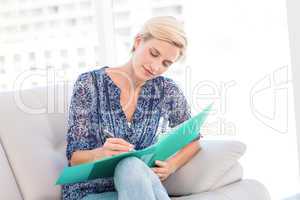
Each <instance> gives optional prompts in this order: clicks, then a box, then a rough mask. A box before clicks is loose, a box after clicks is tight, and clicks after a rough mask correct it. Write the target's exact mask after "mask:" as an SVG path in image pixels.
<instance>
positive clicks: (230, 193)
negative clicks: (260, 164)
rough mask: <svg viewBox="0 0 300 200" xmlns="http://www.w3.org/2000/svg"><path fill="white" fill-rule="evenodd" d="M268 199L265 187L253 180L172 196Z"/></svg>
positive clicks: (183, 199)
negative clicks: (191, 193) (192, 193)
mask: <svg viewBox="0 0 300 200" xmlns="http://www.w3.org/2000/svg"><path fill="white" fill-rule="evenodd" d="M265 199H270V196H269V193H268V192H267V190H266V189H265V187H264V186H263V185H262V184H261V183H259V182H257V181H254V180H243V181H238V182H235V183H233V184H230V185H228V186H226V187H222V188H219V189H216V190H211V191H208V192H203V193H199V194H194V195H189V196H184V197H177V198H172V200H265Z"/></svg>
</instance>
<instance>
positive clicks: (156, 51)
mask: <svg viewBox="0 0 300 200" xmlns="http://www.w3.org/2000/svg"><path fill="white" fill-rule="evenodd" d="M152 49H153V50H154V51H155V53H157V54H158V55H161V54H160V52H159V51H158V50H157V49H156V48H155V47H152ZM165 61H166V62H169V63H170V64H172V63H173V61H171V60H165Z"/></svg>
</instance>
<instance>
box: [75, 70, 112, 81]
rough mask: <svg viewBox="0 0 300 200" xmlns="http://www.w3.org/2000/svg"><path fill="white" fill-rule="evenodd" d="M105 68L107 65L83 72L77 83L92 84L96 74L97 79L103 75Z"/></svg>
mask: <svg viewBox="0 0 300 200" xmlns="http://www.w3.org/2000/svg"><path fill="white" fill-rule="evenodd" d="M105 68H107V67H102V68H99V69H94V70H90V71H87V72H83V73H81V74H80V75H79V76H78V77H77V80H76V83H75V84H85V85H89V84H91V83H92V81H93V76H95V78H96V79H97V80H98V79H100V78H102V77H103V75H104V70H105Z"/></svg>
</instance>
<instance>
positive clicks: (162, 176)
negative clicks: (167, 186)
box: [156, 173, 165, 179]
mask: <svg viewBox="0 0 300 200" xmlns="http://www.w3.org/2000/svg"><path fill="white" fill-rule="evenodd" d="M156 175H157V176H158V177H159V179H162V178H164V177H165V176H164V174H160V173H157V174H156Z"/></svg>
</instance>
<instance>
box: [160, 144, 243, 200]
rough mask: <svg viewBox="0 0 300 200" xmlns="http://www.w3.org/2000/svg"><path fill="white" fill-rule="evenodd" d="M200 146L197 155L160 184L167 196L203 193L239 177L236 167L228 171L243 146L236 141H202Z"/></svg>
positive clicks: (234, 163)
mask: <svg viewBox="0 0 300 200" xmlns="http://www.w3.org/2000/svg"><path fill="white" fill-rule="evenodd" d="M201 147H202V150H201V151H200V152H199V155H198V156H196V157H194V158H193V159H192V160H191V161H190V162H188V163H187V164H186V165H185V166H183V167H182V168H181V169H179V170H178V171H177V172H176V173H175V174H174V175H172V176H170V177H169V179H168V180H167V181H166V182H165V183H164V185H165V186H166V188H167V190H168V192H169V193H170V194H174V195H186V194H189V193H200V192H205V191H207V190H210V189H215V188H217V187H218V186H222V185H226V184H228V183H231V182H234V181H237V180H239V179H241V178H242V171H241V170H239V169H240V168H238V167H237V168H236V171H234V172H233V171H230V170H231V169H232V168H233V167H234V166H235V165H236V164H237V160H238V159H239V158H240V157H241V156H242V155H243V154H244V152H245V149H246V147H245V145H244V144H242V143H240V142H236V141H227V142H223V141H202V142H201ZM207 169H209V171H207ZM228 172H231V173H228Z"/></svg>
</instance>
